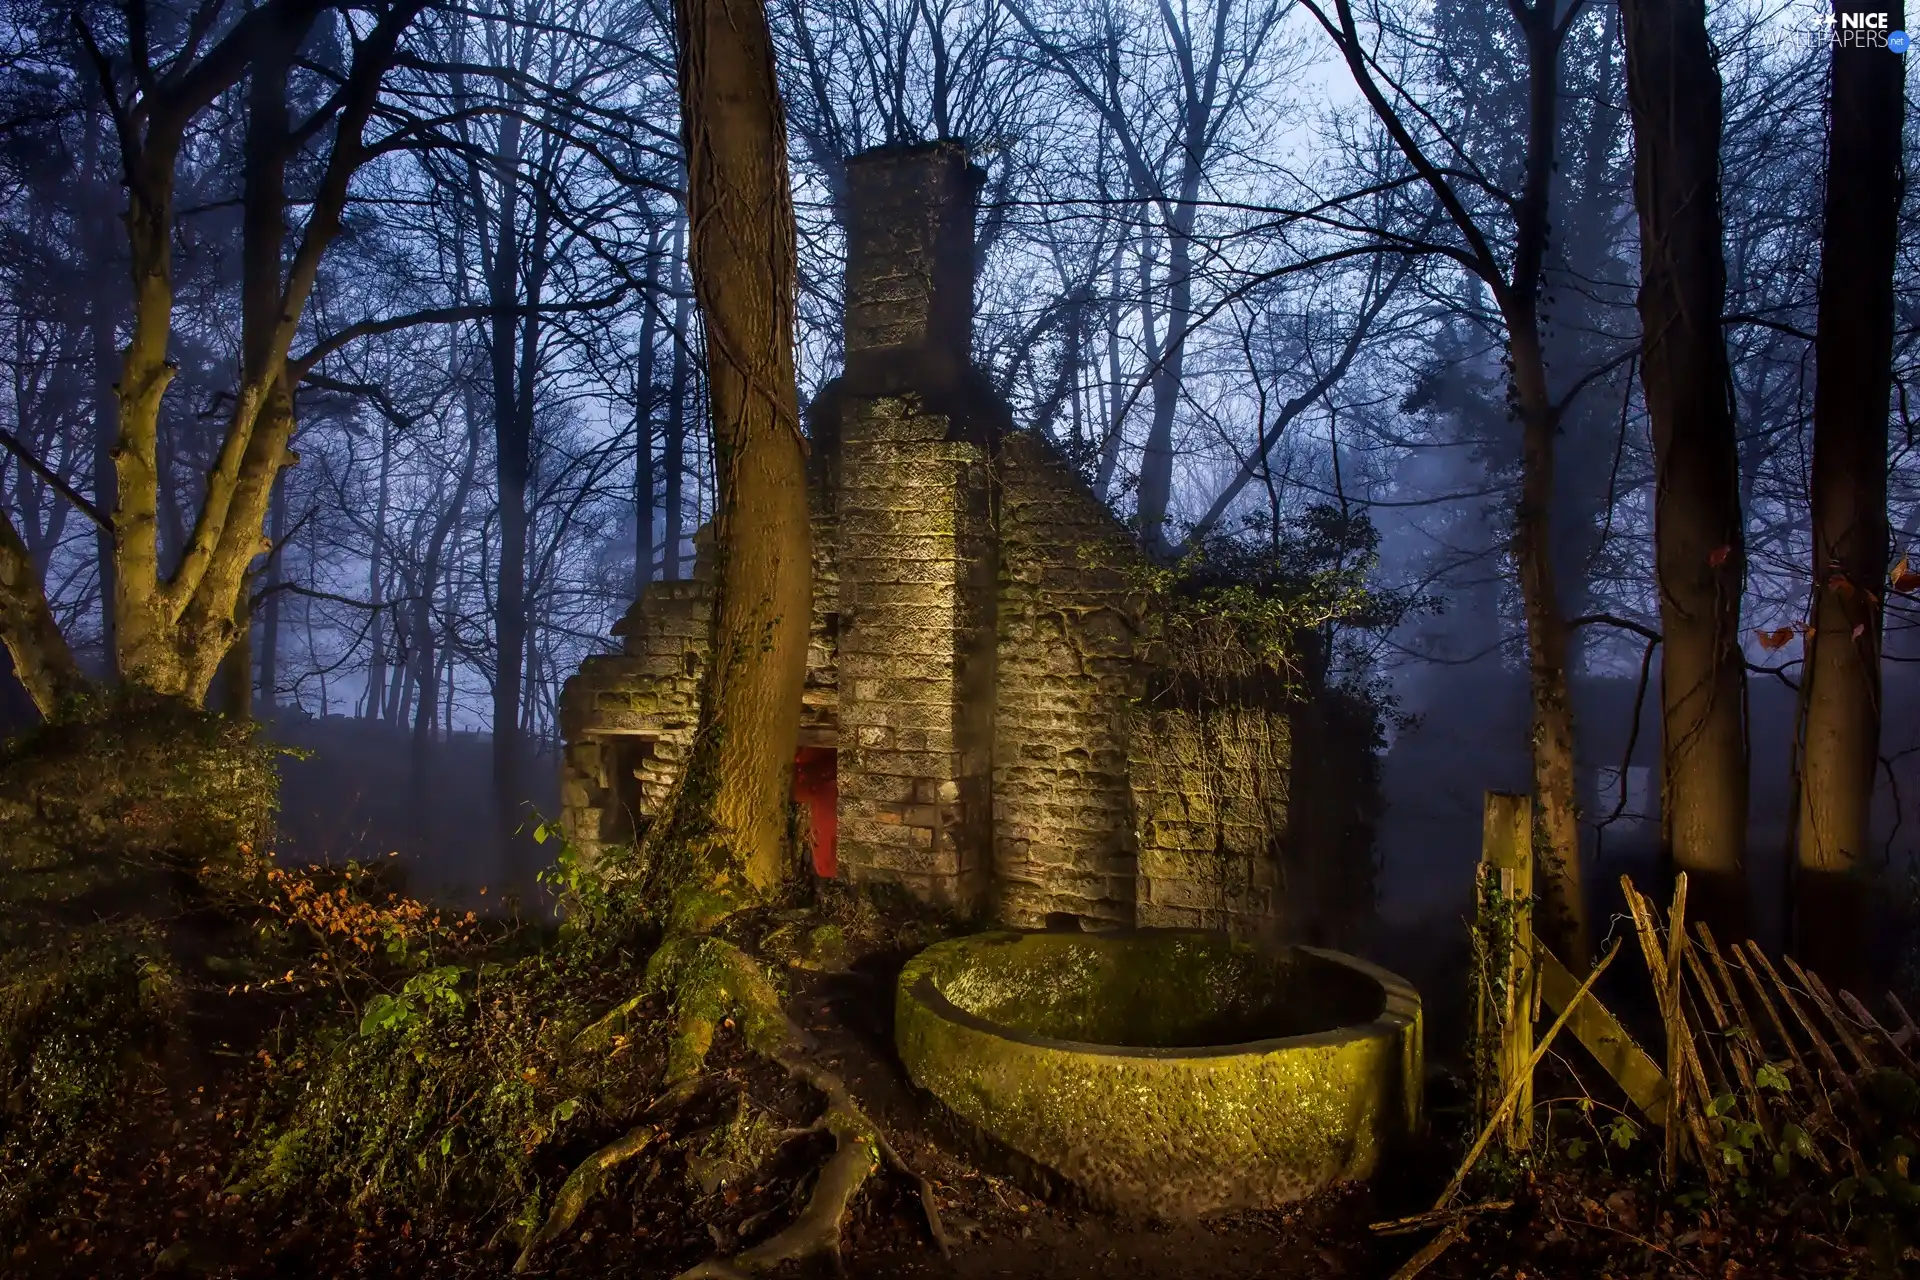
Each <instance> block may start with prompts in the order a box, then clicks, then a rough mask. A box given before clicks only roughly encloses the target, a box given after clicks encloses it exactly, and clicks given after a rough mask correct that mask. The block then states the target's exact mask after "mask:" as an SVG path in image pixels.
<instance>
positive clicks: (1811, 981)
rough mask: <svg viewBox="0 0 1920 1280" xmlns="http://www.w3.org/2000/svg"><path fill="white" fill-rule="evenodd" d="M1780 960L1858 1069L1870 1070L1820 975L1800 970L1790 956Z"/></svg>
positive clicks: (1863, 1053) (1865, 1057)
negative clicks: (1803, 988) (1824, 1016)
mask: <svg viewBox="0 0 1920 1280" xmlns="http://www.w3.org/2000/svg"><path fill="white" fill-rule="evenodd" d="M1780 958H1781V959H1782V960H1783V961H1785V962H1786V965H1787V968H1788V969H1789V970H1791V971H1792V973H1793V976H1794V977H1795V978H1797V979H1798V980H1799V982H1800V985H1801V986H1803V987H1805V988H1806V990H1807V993H1808V994H1809V995H1811V996H1812V997H1813V1002H1814V1004H1816V1005H1818V1006H1819V1007H1820V1012H1822V1013H1824V1014H1826V1015H1827V1021H1828V1022H1830V1023H1832V1024H1833V1030H1834V1033H1835V1034H1836V1035H1838V1036H1839V1037H1840V1043H1841V1044H1843V1045H1845V1046H1847V1052H1848V1053H1849V1054H1851V1055H1852V1056H1853V1060H1854V1061H1855V1062H1857V1063H1859V1064H1860V1069H1861V1070H1862V1071H1867V1070H1871V1069H1872V1067H1873V1062H1872V1061H1871V1060H1870V1059H1869V1058H1868V1057H1867V1055H1866V1053H1865V1052H1864V1051H1863V1050H1862V1049H1861V1047H1860V1042H1859V1041H1858V1040H1855V1039H1854V1038H1853V1032H1852V1031H1851V1030H1849V1029H1848V1027H1847V1024H1846V1015H1844V1014H1843V1013H1841V1012H1840V1007H1839V1006H1838V1005H1837V1004H1835V1003H1834V999H1833V996H1832V995H1831V994H1830V993H1829V992H1828V991H1827V984H1826V983H1824V982H1822V981H1820V975H1819V974H1817V973H1812V972H1809V971H1808V970H1806V969H1802V968H1801V967H1800V965H1799V963H1798V962H1797V961H1796V960H1794V958H1793V957H1792V956H1782V957H1780Z"/></svg>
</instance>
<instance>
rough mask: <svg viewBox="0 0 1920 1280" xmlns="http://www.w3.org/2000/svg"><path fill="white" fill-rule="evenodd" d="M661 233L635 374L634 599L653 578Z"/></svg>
mask: <svg viewBox="0 0 1920 1280" xmlns="http://www.w3.org/2000/svg"><path fill="white" fill-rule="evenodd" d="M659 254H660V233H659V230H658V229H657V228H656V229H655V230H653V231H652V232H650V233H649V234H648V236H647V274H646V280H645V290H644V293H645V296H644V298H642V300H641V306H642V307H643V308H644V310H643V311H642V313H641V317H640V351H639V356H640V360H639V363H638V365H637V367H636V368H635V369H634V374H633V598H634V599H636V600H638V599H639V598H640V593H641V592H643V591H645V590H646V589H647V583H649V582H651V581H652V580H653V490H654V478H653V401H654V395H653V374H654V364H655V360H654V349H653V348H654V342H655V339H656V338H657V337H658V334H659V325H660V298H659V295H658V289H659V283H660V266H659Z"/></svg>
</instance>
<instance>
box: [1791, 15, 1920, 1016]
mask: <svg viewBox="0 0 1920 1280" xmlns="http://www.w3.org/2000/svg"><path fill="white" fill-rule="evenodd" d="M1834 8H1835V11H1836V12H1837V13H1843V14H1844V13H1858V12H1866V11H1867V10H1868V6H1867V5H1864V4H1861V3H1857V2H1856V0H1836V4H1835V6H1834ZM1872 12H1875V13H1882V12H1885V13H1888V14H1889V18H1890V23H1891V27H1892V29H1893V30H1899V29H1901V28H1902V27H1903V26H1904V25H1905V13H1904V7H1903V5H1901V4H1900V3H1899V0H1894V3H1893V4H1892V5H1891V6H1888V5H1885V4H1881V3H1877V2H1876V3H1875V4H1874V5H1873V6H1872ZM1841 34H1842V35H1843V36H1844V35H1850V34H1852V35H1857V34H1861V33H1857V32H1848V31H1845V30H1843V31H1842V32H1841ZM1906 70H1907V67H1906V60H1905V58H1903V57H1901V56H1899V55H1896V54H1893V53H1890V52H1889V51H1888V50H1886V49H1885V48H1874V47H1872V46H1871V45H1869V44H1866V43H1859V44H1855V43H1836V44H1835V46H1834V50H1833V70H1832V76H1831V81H1830V88H1829V90H1828V92H1829V98H1828V122H1827V185H1826V212H1825V223H1824V227H1823V229H1822V234H1821V242H1820V304H1819V325H1818V329H1817V330H1816V337H1815V339H1814V361H1815V370H1816V373H1815V377H1816V384H1815V388H1814V399H1813V485H1812V489H1813V494H1812V496H1813V564H1812V566H1811V567H1812V570H1813V602H1812V610H1811V612H1812V618H1811V622H1810V626H1809V630H1808V635H1807V653H1806V664H1805V675H1804V679H1805V681H1806V689H1805V691H1804V694H1803V703H1804V706H1805V709H1806V710H1805V715H1806V722H1805V726H1804V729H1803V746H1802V755H1801V760H1800V795H1799V823H1798V832H1797V834H1796V842H1795V847H1796V854H1797V862H1798V869H1799V875H1798V879H1799V886H1798V895H1797V897H1798V901H1797V903H1796V904H1795V905H1796V907H1797V910H1796V912H1795V917H1794V919H1795V941H1796V943H1797V945H1798V948H1799V950H1800V952H1801V955H1802V956H1803V957H1804V958H1805V959H1806V960H1807V961H1808V962H1809V963H1811V964H1812V965H1813V966H1814V967H1815V968H1816V969H1818V970H1820V971H1822V972H1823V973H1825V974H1826V975H1827V976H1828V977H1829V978H1831V979H1832V980H1833V981H1834V982H1836V983H1840V984H1844V985H1846V986H1849V987H1851V986H1855V985H1856V984H1857V983H1858V982H1859V981H1860V980H1861V979H1862V977H1863V976H1864V975H1863V973H1862V970H1863V969H1864V967H1865V963H1866V956H1865V935H1866V923H1867V922H1866V920H1865V918H1864V917H1865V910H1864V906H1865V901H1866V899H1865V897H1864V889H1865V886H1864V882H1863V872H1864V871H1865V867H1864V865H1863V863H1864V860H1865V857H1866V853H1867V845H1868V842H1869V840H1870V839H1871V834H1872V831H1871V818H1872V801H1873V785H1874V776H1875V771H1876V768H1877V765H1878V761H1879V756H1880V647H1881V627H1882V607H1881V594H1882V591H1883V590H1884V583H1885V581H1886V573H1887V557H1888V546H1887V414H1888V407H1889V406H1888V402H1889V397H1890V394H1891V390H1892V384H1893V336H1894V268H1895V256H1896V254H1897V252H1898V248H1899V218H1900V203H1901V198H1902V195H1903V191H1902V186H1903V184H1902V166H1901V152H1900V142H1901V128H1902V124H1903V122H1904V120H1905V106H1906V104H1905V84H1906Z"/></svg>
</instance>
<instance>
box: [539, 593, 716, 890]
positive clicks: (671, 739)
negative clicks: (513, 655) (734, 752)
mask: <svg viewBox="0 0 1920 1280" xmlns="http://www.w3.org/2000/svg"><path fill="white" fill-rule="evenodd" d="M712 609H713V588H712V585H711V583H710V582H709V581H708V580H707V579H706V577H705V576H704V575H700V574H696V576H695V578H694V579H693V580H692V581H686V582H656V583H653V584H652V585H650V586H649V587H648V588H647V589H646V590H645V591H644V592H642V593H641V595H640V598H639V599H638V600H637V601H635V602H634V605H633V607H632V608H630V609H629V610H627V613H626V616H625V617H623V618H622V619H621V620H620V621H619V622H618V623H616V624H615V626H614V634H615V635H616V636H618V637H619V638H620V640H621V649H622V651H621V652H620V653H612V654H596V655H595V656H593V657H590V658H588V659H587V660H586V661H585V662H583V663H581V665H580V671H579V673H578V674H576V675H575V676H574V677H573V678H572V679H570V680H568V681H567V683H566V687H565V688H564V689H563V690H562V691H561V694H560V734H561V738H562V740H563V741H564V742H565V744H566V746H565V749H564V755H563V757H562V760H561V773H560V825H561V829H562V830H563V831H565V832H566V834H567V837H568V838H569V839H570V840H571V841H572V842H573V843H574V844H575V845H576V846H578V847H579V848H580V850H581V851H582V852H583V853H585V854H586V855H587V856H588V857H594V856H597V855H598V854H599V853H600V851H601V850H602V849H603V848H605V847H606V846H607V845H609V844H614V843H625V842H628V841H631V840H632V839H633V835H634V827H635V823H636V821H637V820H641V819H645V818H650V817H653V816H655V815H656V814H657V813H658V812H659V810H660V806H661V804H662V803H663V802H664V801H665V799H666V797H667V795H668V794H669V792H670V791H671V789H672V786H673V782H674V780H675V779H676V778H677V777H679V774H680V766H681V763H682V761H683V760H684V759H685V756H686V751H687V748H688V746H689V745H690V744H691V743H692V741H693V732H694V728H695V726H696V725H697V724H698V722H699V718H700V716H699V697H700V677H701V674H702V670H703V668H704V667H705V665H706V660H707V648H708V643H709V625H710V622H709V620H710V617H711V614H712Z"/></svg>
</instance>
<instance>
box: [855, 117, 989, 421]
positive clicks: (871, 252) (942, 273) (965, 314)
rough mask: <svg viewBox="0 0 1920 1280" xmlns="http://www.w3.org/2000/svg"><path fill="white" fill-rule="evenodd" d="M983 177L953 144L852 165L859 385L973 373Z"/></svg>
mask: <svg viewBox="0 0 1920 1280" xmlns="http://www.w3.org/2000/svg"><path fill="white" fill-rule="evenodd" d="M979 178H980V171H979V170H977V169H975V168H974V167H973V166H972V165H970V164H968V163H967V150H966V147H965V145H964V144H962V143H959V142H952V141H948V142H935V143H929V144H927V145H924V146H915V147H885V148H882V149H880V150H878V151H868V152H864V153H863V154H861V155H858V156H855V157H853V158H852V159H851V160H849V161H848V162H847V224H848V225H847V281H846V353H847V373H848V378H849V382H850V383H852V384H853V385H854V388H855V389H856V390H859V391H871V392H883V391H890V390H905V389H908V388H909V387H917V389H920V390H923V391H933V390H938V389H944V388H948V387H951V386H954V385H955V384H956V383H957V381H958V379H959V378H960V377H961V376H962V375H963V374H964V373H965V372H966V370H967V368H968V365H969V363H970V360H971V356H972V346H973V218H974V193H975V192H976V191H977V190H978V188H979V185H980V183H979Z"/></svg>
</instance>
